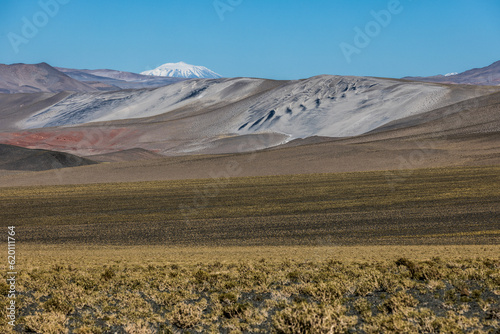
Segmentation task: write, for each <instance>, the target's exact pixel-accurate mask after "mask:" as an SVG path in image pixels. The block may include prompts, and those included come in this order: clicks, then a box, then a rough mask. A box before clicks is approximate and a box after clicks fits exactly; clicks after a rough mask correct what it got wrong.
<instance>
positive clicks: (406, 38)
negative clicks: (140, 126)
mask: <svg viewBox="0 0 500 334" xmlns="http://www.w3.org/2000/svg"><path fill="white" fill-rule="evenodd" d="M54 3H56V4H57V7H59V8H57V7H56V6H55V5H54ZM44 4H45V5H44ZM373 13H376V14H375V16H377V15H378V16H379V17H378V21H377V19H376V18H375V16H374V14H373ZM387 14H389V16H388V15H387ZM30 25H31V27H30ZM33 27H34V29H33ZM30 28H31V30H30ZM360 32H361V33H360ZM363 35H364V36H363ZM346 54H347V56H346ZM497 60H500V1H498V0H475V1H473V0H469V1H466V0H440V1H432V0H400V1H397V0H370V1H368V0H367V1H361V0H359V1H354V0H338V1H333V0H328V1H327V0H316V1H306V0H302V1H298V0H297V1H295V0H158V1H154V0H143V1H139V0H137V1H126V0H121V1H117V0H107V1H102V0H100V1H96V0H40V1H39V0H36V1H35V0H23V1H19V0H12V1H7V0H0V63H7V64H10V63H19V62H22V63H38V62H47V63H49V64H51V65H53V66H60V67H70V68H90V69H97V68H112V69H118V70H123V71H132V72H142V71H145V70H149V69H153V68H155V67H157V66H159V65H161V64H163V63H167V62H177V61H185V62H187V63H191V64H196V65H203V66H206V67H208V68H210V69H212V70H214V71H216V72H218V73H220V74H221V75H223V76H227V77H232V76H249V77H265V78H272V79H299V78H305V77H310V76H314V75H319V74H341V75H367V76H381V77H402V76H406V75H423V76H426V75H433V74H439V73H441V74H445V73H449V72H461V71H464V70H467V69H470V68H473V67H482V66H486V65H489V64H491V63H492V62H494V61H497Z"/></svg>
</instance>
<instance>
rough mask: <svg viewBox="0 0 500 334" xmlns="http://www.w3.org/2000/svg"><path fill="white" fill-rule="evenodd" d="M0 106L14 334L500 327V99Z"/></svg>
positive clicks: (251, 83) (420, 91)
mask: <svg viewBox="0 0 500 334" xmlns="http://www.w3.org/2000/svg"><path fill="white" fill-rule="evenodd" d="M0 95H1V96H0V102H2V103H1V106H0V119H1V120H2V124H1V129H0V130H1V131H0V144H1V146H0V152H1V153H2V158H3V160H2V162H0V188H1V189H0V190H1V191H0V199H1V200H0V223H1V225H2V228H4V229H5V230H7V227H8V226H15V231H16V256H17V257H16V263H17V264H16V265H17V270H18V273H19V274H18V277H17V293H18V297H17V312H18V313H17V316H18V318H17V322H16V326H14V327H12V326H10V325H9V324H8V323H7V320H8V318H7V317H6V316H5V315H4V316H2V317H1V320H0V331H1V332H2V333H3V332H5V333H9V332H14V333H16V332H17V333H22V332H31V333H89V334H90V333H92V334H93V333H269V332H275V333H348V332H351V333H352V332H364V333H402V332H406V333H496V332H495V331H497V330H498V328H499V327H500V258H499V254H500V205H499V203H500V145H499V143H500V112H499V111H500V92H499V88H498V87H493V86H482V87H476V86H466V85H448V84H437V83H417V82H410V81H405V80H395V79H390V80H389V79H381V78H356V77H337V76H320V77H314V78H310V79H306V80H299V81H293V82H280V81H272V80H263V79H248V78H236V79H216V80H198V81H197V80H195V81H182V82H178V83H174V84H172V85H169V86H166V87H160V88H146V89H139V90H120V91H118V92H116V91H113V92H99V93H96V92H93V91H90V92H79V93H71V94H69V93H57V92H52V93H50V92H45V93H33V94H0ZM221 101H224V103H222V102H221ZM13 110H14V111H15V112H14V111H13ZM381 120H383V121H381ZM0 289H2V291H3V293H2V297H1V302H0V303H1V304H2V310H4V311H3V312H6V311H5V310H6V307H4V306H7V303H8V302H9V299H8V298H7V297H6V296H5V295H6V293H8V291H9V286H8V285H7V284H5V283H1V284H0Z"/></svg>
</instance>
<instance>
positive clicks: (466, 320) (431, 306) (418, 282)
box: [0, 244, 500, 334]
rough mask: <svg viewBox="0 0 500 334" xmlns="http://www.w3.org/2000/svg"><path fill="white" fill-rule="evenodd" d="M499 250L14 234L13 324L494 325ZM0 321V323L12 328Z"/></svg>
mask: <svg viewBox="0 0 500 334" xmlns="http://www.w3.org/2000/svg"><path fill="white" fill-rule="evenodd" d="M499 253H500V246H498V245H490V246H406V247H405V246H360V247H241V248H238V247H228V248H224V247H214V248H210V247H201V248H195V247H175V248H169V247H165V246H163V247H162V246H152V247H141V246H130V247H109V246H96V245H94V246H89V247H85V246H68V245H33V244H31V245H22V244H20V245H19V248H18V258H19V260H18V262H19V267H18V271H19V276H18V290H19V297H18V305H19V307H20V308H19V313H18V316H19V318H18V320H17V324H18V325H17V326H16V327H15V330H16V331H17V332H23V331H35V332H38V333H92V334H94V333H95V334H98V333H111V332H118V333H243V332H252V333H269V332H275V333H345V332H347V331H351V332H352V331H355V332H359V331H365V332H367V333H379V332H386V333H400V332H410V333H413V332H415V333H417V332H444V333H448V332H453V333H460V332H472V331H475V332H477V333H488V332H491V333H493V332H494V329H495V328H498V326H500V313H499V312H500V297H499V296H500V258H499V257H498V254H499ZM0 288H1V289H2V290H5V289H6V286H5V284H4V283H2V284H1V286H0ZM0 301H1V302H0V303H1V304H2V309H5V308H4V307H3V306H4V305H5V303H6V302H7V298H6V297H5V296H2V297H1V299H0ZM2 319H3V320H2V322H0V332H2V333H9V332H11V331H12V328H11V327H9V325H7V324H6V322H5V316H2Z"/></svg>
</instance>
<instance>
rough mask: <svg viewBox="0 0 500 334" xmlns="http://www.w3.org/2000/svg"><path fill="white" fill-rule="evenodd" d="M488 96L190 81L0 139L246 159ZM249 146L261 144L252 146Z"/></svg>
mask: <svg viewBox="0 0 500 334" xmlns="http://www.w3.org/2000/svg"><path fill="white" fill-rule="evenodd" d="M492 91H498V89H497V88H495V87H481V88H474V89H471V88H470V87H468V86H455V85H441V84H432V83H416V82H405V81H403V80H392V79H380V78H367V77H366V78H365V77H342V76H318V77H313V78H309V79H304V80H298V81H273V80H264V79H251V78H233V79H215V80H207V79H204V80H189V81H183V82H179V83H176V84H172V85H169V86H165V87H161V88H157V89H143V90H129V91H119V92H109V93H87V94H72V95H70V96H68V97H66V98H65V99H63V100H61V101H59V102H58V103H55V104H54V105H51V106H50V107H48V108H44V109H43V110H41V111H39V112H37V113H35V114H33V115H30V116H29V117H25V118H23V119H22V120H20V121H18V122H17V127H18V129H19V130H26V129H32V130H30V131H24V132H23V133H21V134H19V133H0V142H3V143H7V144H15V145H21V146H23V145H24V146H26V147H37V148H46V149H55V150H59V151H66V152H72V153H75V154H79V155H91V154H105V153H110V152H114V151H118V150H126V149H130V148H142V149H146V150H151V151H153V152H155V153H160V154H166V155H179V154H193V153H234V152H246V151H251V150H255V149H262V148H266V147H272V146H276V145H280V144H283V143H286V142H288V141H290V140H293V139H296V138H306V137H311V136H324V137H348V136H357V135H361V134H364V133H367V132H370V131H372V130H374V129H376V128H379V127H381V126H383V125H385V124H389V123H391V122H394V121H397V120H400V119H405V118H408V117H413V116H416V115H420V114H425V113H427V112H429V111H432V110H435V109H438V108H442V107H445V106H448V105H452V104H454V103H457V102H460V101H464V100H467V99H470V98H474V97H476V96H481V95H485V94H488V93H491V92H492ZM255 136H258V137H255ZM96 138H97V139H96ZM253 138H260V141H259V144H258V145H257V146H255V145H254V143H255V141H253V140H252V139H253ZM249 143H250V144H249Z"/></svg>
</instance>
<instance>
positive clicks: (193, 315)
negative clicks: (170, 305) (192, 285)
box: [172, 303, 201, 329]
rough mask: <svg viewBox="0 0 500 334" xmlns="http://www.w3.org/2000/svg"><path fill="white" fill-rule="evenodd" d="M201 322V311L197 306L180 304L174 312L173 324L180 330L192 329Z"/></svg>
mask: <svg viewBox="0 0 500 334" xmlns="http://www.w3.org/2000/svg"><path fill="white" fill-rule="evenodd" d="M200 320H201V310H200V308H199V307H197V306H195V305H189V304H186V303H179V304H177V305H176V306H175V307H174V310H173V312H172V323H173V324H174V325H176V326H177V327H179V328H183V329H184V328H191V327H194V326H196V325H197V324H198V323H199V322H200Z"/></svg>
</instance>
